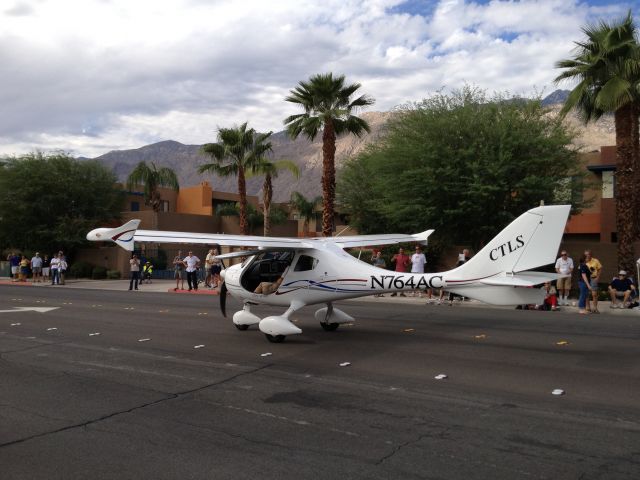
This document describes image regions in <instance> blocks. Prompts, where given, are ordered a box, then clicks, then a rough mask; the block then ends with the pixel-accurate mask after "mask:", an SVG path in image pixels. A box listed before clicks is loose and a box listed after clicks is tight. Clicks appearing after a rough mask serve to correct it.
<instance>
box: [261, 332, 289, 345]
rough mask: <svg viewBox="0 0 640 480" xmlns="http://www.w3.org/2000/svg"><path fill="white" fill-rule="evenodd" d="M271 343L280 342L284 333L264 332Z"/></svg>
mask: <svg viewBox="0 0 640 480" xmlns="http://www.w3.org/2000/svg"><path fill="white" fill-rule="evenodd" d="M264 335H265V337H267V340H269V341H270V342H271V343H282V342H284V339H285V337H286V335H269V334H268V333H265V334H264Z"/></svg>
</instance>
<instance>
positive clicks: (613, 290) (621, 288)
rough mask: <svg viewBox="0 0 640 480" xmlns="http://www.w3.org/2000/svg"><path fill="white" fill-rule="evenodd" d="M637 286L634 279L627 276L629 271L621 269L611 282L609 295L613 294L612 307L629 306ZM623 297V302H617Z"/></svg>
mask: <svg viewBox="0 0 640 480" xmlns="http://www.w3.org/2000/svg"><path fill="white" fill-rule="evenodd" d="M635 291H636V286H635V285H634V284H633V280H631V279H630V278H629V277H627V272H626V271H624V270H620V272H619V273H618V276H617V277H614V279H613V280H612V281H611V283H610V284H609V295H611V308H624V307H628V306H629V298H630V297H631V296H632V294H633V295H635ZM618 298H622V304H620V303H618V302H617V299H618Z"/></svg>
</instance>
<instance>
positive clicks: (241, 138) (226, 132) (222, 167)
mask: <svg viewBox="0 0 640 480" xmlns="http://www.w3.org/2000/svg"><path fill="white" fill-rule="evenodd" d="M270 136H271V132H269V133H256V131H255V130H254V129H253V128H247V122H245V123H243V124H242V125H240V126H239V127H233V128H220V129H219V130H218V142H217V143H207V144H206V145H203V146H202V152H203V153H205V154H206V155H208V156H210V157H211V159H212V160H213V162H212V163H207V164H204V165H201V166H200V168H198V172H199V173H205V172H209V173H216V174H218V175H220V176H221V177H229V176H232V175H235V176H237V177H238V195H239V196H240V202H239V203H240V232H241V233H242V234H243V235H248V234H249V225H248V223H247V184H246V178H245V177H246V172H247V170H249V169H250V168H251V167H252V166H253V165H254V164H257V163H260V161H262V159H263V158H264V157H265V155H266V154H267V152H269V151H271V142H267V143H265V141H266V140H267V139H268V138H269V137H270Z"/></svg>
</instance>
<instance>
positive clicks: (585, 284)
mask: <svg viewBox="0 0 640 480" xmlns="http://www.w3.org/2000/svg"><path fill="white" fill-rule="evenodd" d="M578 287H579V288H580V298H578V309H579V310H578V313H581V314H583V315H584V314H587V313H591V312H589V310H587V297H588V296H589V292H590V291H591V270H589V267H588V266H587V261H586V258H585V257H584V255H583V256H582V257H580V266H579V267H578Z"/></svg>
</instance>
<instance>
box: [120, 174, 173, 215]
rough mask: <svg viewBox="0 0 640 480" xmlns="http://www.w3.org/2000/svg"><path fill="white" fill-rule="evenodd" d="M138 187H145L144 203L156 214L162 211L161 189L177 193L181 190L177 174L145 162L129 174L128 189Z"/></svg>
mask: <svg viewBox="0 0 640 480" xmlns="http://www.w3.org/2000/svg"><path fill="white" fill-rule="evenodd" d="M136 185H144V202H145V204H146V205H151V208H153V211H154V212H156V213H158V212H159V211H160V205H162V198H161V197H160V192H159V191H158V188H159V187H169V188H171V189H173V190H175V191H176V192H177V191H178V190H180V184H179V183H178V176H177V175H176V172H174V171H173V170H172V169H170V168H168V167H162V168H160V169H158V168H157V167H156V164H155V163H153V162H151V167H149V166H148V165H147V164H146V163H145V162H140V163H138V165H136V168H134V169H133V171H132V172H131V173H130V174H129V176H128V177H127V188H128V189H129V190H133V189H134V187H135V186H136Z"/></svg>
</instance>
